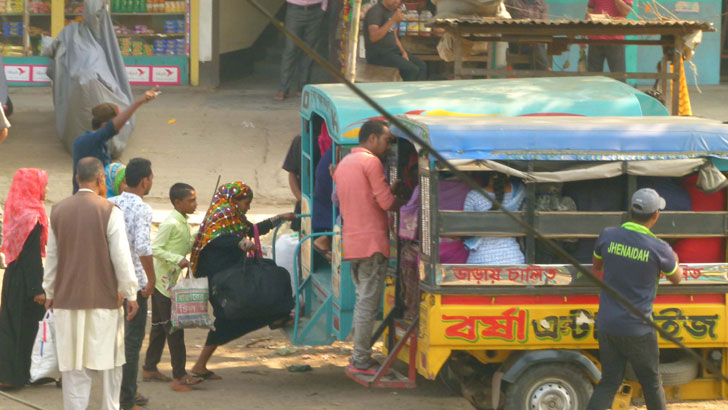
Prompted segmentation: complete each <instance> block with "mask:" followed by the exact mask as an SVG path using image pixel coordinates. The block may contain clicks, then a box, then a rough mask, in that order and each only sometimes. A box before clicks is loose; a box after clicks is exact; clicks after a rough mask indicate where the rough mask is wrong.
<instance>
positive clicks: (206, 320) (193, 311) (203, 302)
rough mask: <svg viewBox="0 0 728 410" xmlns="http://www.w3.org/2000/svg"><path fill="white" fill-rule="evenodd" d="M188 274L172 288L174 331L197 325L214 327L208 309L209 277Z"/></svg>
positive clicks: (208, 327) (205, 327)
mask: <svg viewBox="0 0 728 410" xmlns="http://www.w3.org/2000/svg"><path fill="white" fill-rule="evenodd" d="M188 276H189V275H185V276H184V278H182V279H181V280H180V281H179V282H177V284H176V285H175V286H174V287H173V288H172V290H171V294H170V299H171V300H172V312H171V315H170V322H171V324H172V332H174V331H175V330H178V329H190V328H195V327H200V328H203V329H214V328H215V326H213V323H212V319H210V314H209V313H208V311H207V302H208V300H209V289H208V284H207V278H206V277H205V278H189V277H188Z"/></svg>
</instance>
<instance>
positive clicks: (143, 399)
mask: <svg viewBox="0 0 728 410" xmlns="http://www.w3.org/2000/svg"><path fill="white" fill-rule="evenodd" d="M147 403H149V397H147V396H145V395H143V394H141V393H137V394H136V396H134V404H136V405H137V406H144V405H146V404H147Z"/></svg>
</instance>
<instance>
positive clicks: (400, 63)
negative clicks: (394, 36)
mask: <svg viewBox="0 0 728 410" xmlns="http://www.w3.org/2000/svg"><path fill="white" fill-rule="evenodd" d="M367 62H369V63H372V64H375V65H383V66H385V67H396V68H399V75H401V76H402V80H404V81H424V80H427V64H425V62H424V61H422V60H420V59H419V58H417V57H413V56H409V60H406V59H405V58H404V57H402V54H399V53H391V54H389V53H387V54H375V55H371V56H370V55H367Z"/></svg>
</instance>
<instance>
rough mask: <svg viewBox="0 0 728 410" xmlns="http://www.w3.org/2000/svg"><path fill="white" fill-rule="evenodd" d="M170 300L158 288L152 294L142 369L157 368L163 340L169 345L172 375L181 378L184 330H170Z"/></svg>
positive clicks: (184, 363) (184, 350)
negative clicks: (150, 321) (147, 345)
mask: <svg viewBox="0 0 728 410" xmlns="http://www.w3.org/2000/svg"><path fill="white" fill-rule="evenodd" d="M171 317H172V300H171V299H170V298H168V297H166V296H164V295H163V294H161V293H159V291H158V290H156V289H154V293H153V294H152V330H151V331H150V332H149V347H147V355H146V358H145V359H144V370H146V371H148V372H151V371H155V370H157V364H159V361H160V360H161V359H162V352H163V351H164V341H165V340H166V341H167V345H168V346H169V355H170V357H171V362H172V376H173V377H174V378H175V379H181V378H182V377H184V376H185V375H186V374H187V370H185V365H186V364H187V349H186V348H185V331H184V330H182V329H180V330H177V331H175V332H174V333H170V331H171V330H172V322H170V318H171Z"/></svg>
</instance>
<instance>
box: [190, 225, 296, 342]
mask: <svg viewBox="0 0 728 410" xmlns="http://www.w3.org/2000/svg"><path fill="white" fill-rule="evenodd" d="M251 225H252V224H251ZM257 225H258V232H259V233H260V235H265V234H266V233H268V232H269V231H270V230H271V229H273V228H274V227H275V225H273V223H272V222H271V220H270V219H266V220H265V221H262V222H259V223H258V224H257ZM253 235H254V231H253V228H252V226H251V228H250V229H248V235H247V236H248V237H252V236H253ZM238 242H240V237H238V236H236V235H232V234H227V235H220V236H218V237H217V238H215V239H213V240H212V241H210V243H208V244H207V245H205V247H204V248H203V249H202V251H201V252H200V258H199V260H198V262H197V271H196V272H195V277H204V276H206V277H208V279H209V280H210V281H212V278H213V277H214V276H215V275H216V274H217V273H219V272H222V271H224V270H225V269H227V268H229V267H231V266H234V265H236V264H240V263H243V260H244V259H245V257H246V255H245V252H243V251H242V250H241V249H240V247H239V246H238ZM211 296H212V295H211ZM210 304H211V305H212V309H213V312H214V314H215V330H210V332H209V333H208V334H207V340H206V341H205V346H211V345H214V346H220V345H224V344H225V343H228V342H231V341H233V340H235V339H237V338H239V337H242V336H244V335H246V334H248V333H250V332H252V331H254V330H258V329H260V328H262V327H265V326H267V325H269V324H271V323H273V322H275V321H276V319H278V320H280V319H282V318H274V319H262V318H261V319H258V320H251V319H239V320H230V319H226V318H225V317H224V315H223V313H222V309H221V308H220V306H218V305H217V304H216V303H215V301H214V300H212V298H210Z"/></svg>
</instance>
